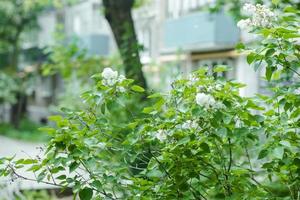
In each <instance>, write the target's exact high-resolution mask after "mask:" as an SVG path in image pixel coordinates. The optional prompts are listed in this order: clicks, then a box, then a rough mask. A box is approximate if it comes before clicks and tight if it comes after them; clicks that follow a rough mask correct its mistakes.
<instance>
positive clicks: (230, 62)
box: [194, 58, 234, 79]
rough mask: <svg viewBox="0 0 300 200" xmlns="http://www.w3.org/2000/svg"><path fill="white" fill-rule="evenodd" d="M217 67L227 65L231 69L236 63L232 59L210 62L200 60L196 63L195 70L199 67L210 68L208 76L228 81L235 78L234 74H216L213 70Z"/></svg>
mask: <svg viewBox="0 0 300 200" xmlns="http://www.w3.org/2000/svg"><path fill="white" fill-rule="evenodd" d="M217 65H226V66H229V67H233V66H234V61H233V60H232V59H230V58H220V59H210V60H208V59H207V60H198V61H196V62H194V69H197V68H199V67H207V68H208V74H209V75H213V76H214V77H215V78H216V77H224V78H228V79H232V78H234V75H233V74H232V72H220V73H214V72H213V69H214V67H215V66H217Z"/></svg>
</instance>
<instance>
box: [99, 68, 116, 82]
mask: <svg viewBox="0 0 300 200" xmlns="http://www.w3.org/2000/svg"><path fill="white" fill-rule="evenodd" d="M101 75H102V77H103V78H104V79H117V77H118V72H117V71H114V70H112V69H111V68H109V67H106V68H104V70H103V72H102V74H101Z"/></svg>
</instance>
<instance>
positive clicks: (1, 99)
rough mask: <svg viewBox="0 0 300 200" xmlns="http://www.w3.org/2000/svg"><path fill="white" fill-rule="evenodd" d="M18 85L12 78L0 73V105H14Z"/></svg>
mask: <svg viewBox="0 0 300 200" xmlns="http://www.w3.org/2000/svg"><path fill="white" fill-rule="evenodd" d="M17 92H18V85H17V83H16V81H15V80H14V78H12V77H11V76H9V75H7V74H5V73H3V72H0V105H1V104H4V103H9V104H12V103H15V101H16V93H17Z"/></svg>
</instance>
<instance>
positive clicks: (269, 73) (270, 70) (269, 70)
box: [266, 67, 273, 81]
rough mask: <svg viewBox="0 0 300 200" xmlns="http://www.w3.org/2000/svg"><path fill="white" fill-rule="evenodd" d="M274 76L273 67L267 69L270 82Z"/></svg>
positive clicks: (267, 77)
mask: <svg viewBox="0 0 300 200" xmlns="http://www.w3.org/2000/svg"><path fill="white" fill-rule="evenodd" d="M272 74H273V69H272V67H267V68H266V79H267V80H268V81H270V80H271V78H272Z"/></svg>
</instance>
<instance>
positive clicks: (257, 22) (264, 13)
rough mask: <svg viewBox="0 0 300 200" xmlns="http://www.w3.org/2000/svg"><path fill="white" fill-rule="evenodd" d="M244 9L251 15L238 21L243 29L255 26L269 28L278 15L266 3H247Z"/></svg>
mask: <svg viewBox="0 0 300 200" xmlns="http://www.w3.org/2000/svg"><path fill="white" fill-rule="evenodd" d="M243 10H244V11H245V12H246V13H247V14H249V15H250V18H248V19H242V20H240V21H239V22H238V23H237V26H238V27H239V28H241V29H246V30H247V29H249V28H253V27H263V28H269V27H271V26H272V24H273V22H274V21H275V20H276V15H275V13H274V12H272V11H271V10H270V9H269V8H267V7H266V6H265V5H261V4H256V5H252V4H249V3H247V4H245V5H244V7H243Z"/></svg>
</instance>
